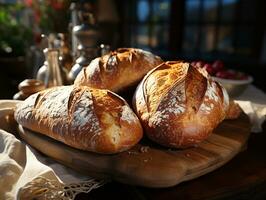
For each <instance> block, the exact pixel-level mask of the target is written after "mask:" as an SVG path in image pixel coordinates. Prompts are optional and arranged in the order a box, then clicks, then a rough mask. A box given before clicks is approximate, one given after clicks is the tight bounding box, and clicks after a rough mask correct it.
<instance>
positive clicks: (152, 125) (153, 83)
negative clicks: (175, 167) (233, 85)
mask: <svg viewBox="0 0 266 200" xmlns="http://www.w3.org/2000/svg"><path fill="white" fill-rule="evenodd" d="M199 70H200V69H199ZM199 70H198V69H196V68H194V67H192V66H191V65H190V64H189V63H184V62H178V61H172V62H165V63H163V64H161V65H159V66H158V67H156V68H155V69H153V70H151V71H150V72H149V73H148V74H147V75H146V76H145V77H144V79H143V80H142V82H141V83H140V84H139V86H138V88H137V89H136V92H135V95H134V98H133V106H134V109H135V111H136V113H137V115H138V116H139V119H140V120H141V122H142V124H143V126H144V128H145V130H146V134H147V136H148V137H149V138H150V139H151V140H153V141H155V142H157V143H159V144H161V145H164V146H167V147H174V148H186V147H190V146H194V145H196V144H198V143H200V142H201V141H203V140H204V139H206V138H207V137H208V136H209V135H210V134H211V133H212V131H213V129H214V128H215V127H216V126H217V125H218V124H219V123H220V122H221V121H222V120H223V119H224V118H225V116H226V112H227V110H228V107H229V98H228V94H227V92H226V90H225V89H224V88H223V87H222V86H221V85H220V84H218V83H217V82H215V81H213V80H212V79H211V78H210V77H209V76H208V74H207V72H206V71H204V70H201V71H199Z"/></svg>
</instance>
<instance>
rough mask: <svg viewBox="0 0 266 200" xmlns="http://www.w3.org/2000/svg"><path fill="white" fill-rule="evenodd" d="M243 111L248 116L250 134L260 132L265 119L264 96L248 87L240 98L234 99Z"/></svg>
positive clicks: (262, 93)
mask: <svg viewBox="0 0 266 200" xmlns="http://www.w3.org/2000/svg"><path fill="white" fill-rule="evenodd" d="M235 100H236V102H237V103H238V104H239V105H240V107H241V108H242V109H243V111H244V112H245V113H246V114H247V115H248V116H249V118H250V121H251V124H252V128H251V131H252V132H261V131H262V127H261V125H262V123H263V122H264V120H265V119H266V94H265V93H264V92H263V91H261V90H260V89H258V88H256V87H255V86H253V85H249V86H248V88H247V89H246V90H245V91H244V93H243V94H241V96H239V97H237V98H235Z"/></svg>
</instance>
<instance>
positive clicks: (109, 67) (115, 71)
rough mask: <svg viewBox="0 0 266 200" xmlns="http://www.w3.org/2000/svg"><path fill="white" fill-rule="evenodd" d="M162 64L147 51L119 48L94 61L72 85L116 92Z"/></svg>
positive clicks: (134, 82)
mask: <svg viewBox="0 0 266 200" xmlns="http://www.w3.org/2000/svg"><path fill="white" fill-rule="evenodd" d="M162 62H163V61H162V59H161V58H160V57H158V56H155V55H153V54H151V53H149V52H147V51H143V50H141V49H134V48H120V49H117V50H116V51H113V52H111V53H109V54H107V55H104V56H102V57H99V58H96V59H94V60H93V61H92V62H91V63H90V64H89V66H88V67H86V68H83V70H82V71H81V72H80V73H79V74H78V76H77V78H76V80H75V83H74V84H75V85H85V86H90V87H94V88H103V89H109V90H111V91H114V92H118V91H121V90H123V89H125V88H127V87H129V86H131V85H133V84H136V82H138V81H139V80H141V79H142V78H143V76H144V75H145V74H146V73H147V72H148V71H150V70H151V69H153V68H154V67H156V66H157V65H159V64H161V63H162Z"/></svg>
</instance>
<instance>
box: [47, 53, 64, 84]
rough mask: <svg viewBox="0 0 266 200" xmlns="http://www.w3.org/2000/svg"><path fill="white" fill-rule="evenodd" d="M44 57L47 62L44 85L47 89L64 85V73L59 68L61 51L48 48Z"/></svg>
mask: <svg viewBox="0 0 266 200" xmlns="http://www.w3.org/2000/svg"><path fill="white" fill-rule="evenodd" d="M43 52H44V55H45V58H46V61H47V71H46V74H45V80H44V85H45V87H46V88H50V87H54V86H60V85H63V78H62V72H61V70H60V66H59V59H58V58H59V51H58V50H57V49H51V48H46V49H44V51H43Z"/></svg>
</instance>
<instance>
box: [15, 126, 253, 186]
mask: <svg viewBox="0 0 266 200" xmlns="http://www.w3.org/2000/svg"><path fill="white" fill-rule="evenodd" d="M229 123H230V122H229ZM245 125H246V126H245V127H244V128H243V130H245V133H246V135H245V136H243V138H244V139H243V138H242V139H241V143H240V144H239V145H235V146H234V149H233V151H232V152H231V153H230V155H229V154H228V155H226V156H225V157H223V158H222V159H221V158H220V159H218V160H219V162H217V163H216V162H213V163H210V164H209V165H208V166H205V168H204V170H198V171H197V172H195V171H194V172H193V173H191V174H189V173H188V171H189V169H188V168H186V167H185V168H181V169H180V174H179V175H178V177H176V178H172V179H169V180H168V179H166V180H162V181H158V183H155V182H156V180H155V181H154V180H153V179H151V180H142V177H135V176H134V175H131V177H130V175H129V179H130V180H129V179H127V177H128V176H125V174H123V172H122V173H120V172H119V170H118V172H117V169H116V170H114V169H113V170H111V172H112V173H113V174H112V173H111V172H108V169H100V170H99V171H98V170H95V171H94V172H93V173H92V174H91V173H86V174H87V175H92V176H94V177H96V178H108V179H109V178H111V179H114V180H117V181H119V182H123V183H126V184H133V185H140V186H145V187H155V188H157V187H170V186H174V185H176V184H178V183H180V182H183V181H188V180H192V179H194V178H197V177H199V176H202V175H204V174H207V173H209V172H211V171H213V170H215V169H217V168H219V167H221V166H222V165H224V164H225V163H227V162H228V161H230V160H231V159H232V158H233V157H234V156H235V155H236V154H238V153H239V152H240V151H241V150H242V149H243V148H245V147H246V143H247V141H248V137H249V133H250V131H248V130H247V127H249V128H250V126H248V125H247V124H245ZM24 131H25V130H24V129H23V127H22V126H20V128H19V133H20V136H21V137H22V139H24V140H25V141H26V142H28V143H29V144H31V143H32V142H30V141H29V140H30V138H29V137H27V135H23V132H24ZM26 132H27V134H31V136H30V137H31V139H32V137H33V136H35V137H37V139H40V138H39V136H41V137H42V135H39V134H38V133H34V132H31V131H28V130H27V131H26ZM30 132H31V133H30ZM24 134H25V133H24ZM28 136H29V135H28ZM44 137H46V136H44ZM35 139H36V138H35ZM49 139H50V138H49ZM51 141H54V142H56V143H59V142H57V141H55V140H53V139H51ZM31 145H32V146H34V144H31ZM60 145H62V148H63V147H64V146H66V145H65V144H62V143H60ZM232 145H234V144H232ZM237 146H238V147H237ZM67 147H68V146H67ZM37 149H39V148H38V147H37ZM41 151H43V150H41ZM48 151H49V150H48ZM77 151H79V150H77ZM228 151H230V149H229V150H228ZM43 153H44V154H47V155H48V156H50V157H52V158H53V159H55V160H56V161H58V162H60V163H62V164H64V165H67V166H68V167H71V168H76V166H73V165H72V164H73V163H72V162H73V161H69V162H68V163H66V162H65V161H62V160H60V159H58V157H56V156H52V155H51V153H49V152H43ZM49 154H50V155H49ZM89 155H93V153H89ZM97 156H98V155H97ZM78 162H80V161H77V162H76V163H75V165H79V163H78ZM81 162H82V161H81ZM96 162H97V161H96ZM108 162H111V161H110V160H109V161H108ZM80 164H81V165H82V164H84V163H80ZM88 165H90V163H89V164H88ZM76 170H78V171H80V167H78V169H76ZM105 170H106V172H105V173H104V172H103V171H105ZM182 170H183V172H182ZM84 171H86V167H85V169H83V173H84ZM97 171H98V172H97ZM141 181H142V182H141ZM152 181H154V182H152ZM167 181H168V182H167Z"/></svg>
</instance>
